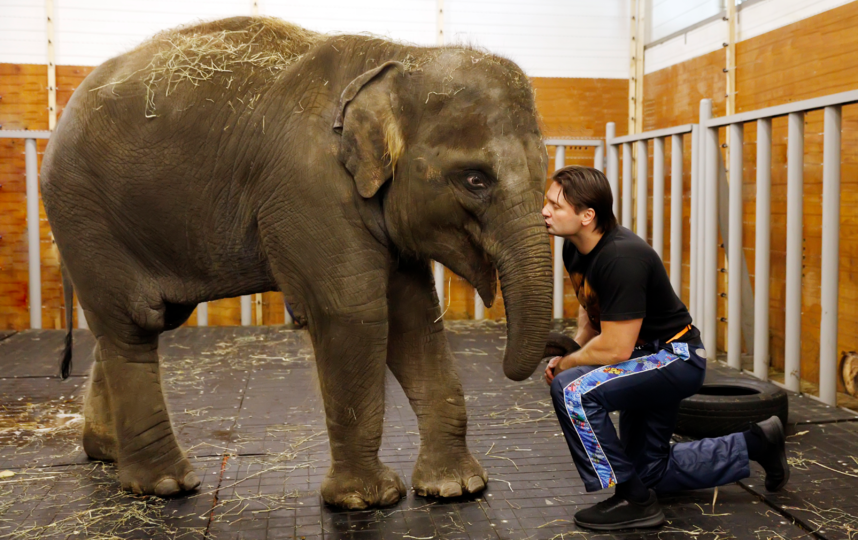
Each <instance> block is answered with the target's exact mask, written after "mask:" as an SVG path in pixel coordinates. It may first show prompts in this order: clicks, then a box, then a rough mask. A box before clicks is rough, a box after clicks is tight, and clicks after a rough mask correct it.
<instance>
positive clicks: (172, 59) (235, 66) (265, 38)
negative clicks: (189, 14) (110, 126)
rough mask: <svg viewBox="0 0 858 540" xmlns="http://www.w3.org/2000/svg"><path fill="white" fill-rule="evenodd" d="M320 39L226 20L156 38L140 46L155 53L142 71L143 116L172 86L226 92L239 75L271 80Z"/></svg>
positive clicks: (253, 21)
mask: <svg viewBox="0 0 858 540" xmlns="http://www.w3.org/2000/svg"><path fill="white" fill-rule="evenodd" d="M321 37H322V34H318V33H316V32H313V31H310V30H307V29H305V28H301V27H300V26H297V25H294V24H290V23H287V22H285V21H282V20H280V19H276V18H273V17H249V18H240V19H227V20H225V21H215V22H210V23H203V24H199V25H195V26H188V27H180V28H176V29H173V30H167V31H164V32H161V33H159V34H156V35H155V36H154V37H153V38H152V39H150V40H149V41H147V42H146V43H144V44H143V45H141V47H151V46H152V45H155V46H156V48H157V52H156V53H155V55H154V57H153V58H152V61H151V62H150V63H149V65H147V66H146V67H145V68H144V69H143V70H142V71H143V80H144V82H145V84H146V90H147V106H146V116H147V117H148V116H154V109H155V105H154V96H155V94H156V92H157V93H160V92H162V91H163V92H164V95H166V96H169V95H170V93H171V92H173V91H175V89H176V88H177V86H178V85H180V84H183V83H190V84H193V85H195V86H198V85H199V84H200V83H202V82H204V81H214V82H218V83H220V84H223V85H224V86H225V87H227V88H229V87H230V86H231V85H232V84H233V82H234V80H233V79H234V76H233V74H234V73H235V72H236V71H239V70H247V69H250V70H254V71H255V70H265V71H268V72H269V73H270V74H271V75H274V74H276V73H277V72H278V71H280V70H282V69H284V68H286V67H287V66H289V65H290V64H292V63H294V62H295V61H296V60H297V59H299V58H300V57H301V56H303V55H304V54H305V53H306V52H307V51H309V50H310V48H312V46H313V45H314V44H315V43H316V42H317V41H319V39H320V38H321Z"/></svg>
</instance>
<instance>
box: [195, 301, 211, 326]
mask: <svg viewBox="0 0 858 540" xmlns="http://www.w3.org/2000/svg"><path fill="white" fill-rule="evenodd" d="M208 325H209V305H208V303H206V302H200V303H199V304H197V326H208Z"/></svg>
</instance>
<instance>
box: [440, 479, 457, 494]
mask: <svg viewBox="0 0 858 540" xmlns="http://www.w3.org/2000/svg"><path fill="white" fill-rule="evenodd" d="M440 495H441V496H442V497H460V496H461V495H462V486H461V485H460V484H459V483H458V482H452V481H451V482H444V483H443V484H441V492H440Z"/></svg>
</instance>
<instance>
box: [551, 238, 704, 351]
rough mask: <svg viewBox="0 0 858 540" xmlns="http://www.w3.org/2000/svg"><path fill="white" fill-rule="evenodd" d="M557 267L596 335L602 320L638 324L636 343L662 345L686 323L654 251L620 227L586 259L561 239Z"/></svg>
mask: <svg viewBox="0 0 858 540" xmlns="http://www.w3.org/2000/svg"><path fill="white" fill-rule="evenodd" d="M563 263H564V264H565V266H566V271H567V272H569V278H570V279H571V280H572V286H573V287H574V288H575V292H576V294H577V296H578V302H580V303H581V305H582V306H583V307H584V309H585V310H586V311H587V315H589V317H590V322H591V323H592V325H593V327H594V328H596V330H598V331H601V328H602V327H601V322H602V321H627V320H630V319H643V324H642V325H641V331H640V336H639V337H640V339H641V340H643V341H646V342H650V341H655V340H656V339H658V340H661V341H662V342H664V341H667V340H668V339H670V338H672V337H673V336H675V335H676V334H677V333H678V332H679V331H681V330H682V329H683V328H685V327H686V326H687V325H689V324H691V315H690V314H689V313H688V309H686V307H685V304H683V303H682V300H680V299H679V298H678V297H677V296H676V293H675V292H674V291H673V287H671V285H670V280H669V279H668V277H667V272H666V271H665V269H664V264H662V262H661V259H659V257H658V255H657V254H656V252H655V250H654V249H652V248H651V247H650V246H649V244H647V243H646V242H644V241H643V240H642V239H641V238H640V237H639V236H638V235H636V234H635V233H633V232H632V231H630V230H628V229H626V228H625V227H619V226H618V227H617V228H615V229H614V230H612V231H611V232H609V233H607V234H605V235H603V236H602V238H601V239H600V240H599V243H598V244H596V247H595V248H593V250H592V251H591V252H590V253H588V254H587V255H581V254H580V253H579V252H578V249H577V248H576V247H575V245H574V244H572V242H570V241H569V240H566V241H565V242H564V243H563Z"/></svg>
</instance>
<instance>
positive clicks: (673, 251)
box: [670, 135, 682, 296]
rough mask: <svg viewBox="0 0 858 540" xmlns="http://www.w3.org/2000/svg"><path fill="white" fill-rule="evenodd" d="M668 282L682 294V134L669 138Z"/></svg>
mask: <svg viewBox="0 0 858 540" xmlns="http://www.w3.org/2000/svg"><path fill="white" fill-rule="evenodd" d="M670 284H671V286H673V290H674V292H676V296H681V295H682V135H673V136H671V138H670Z"/></svg>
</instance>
